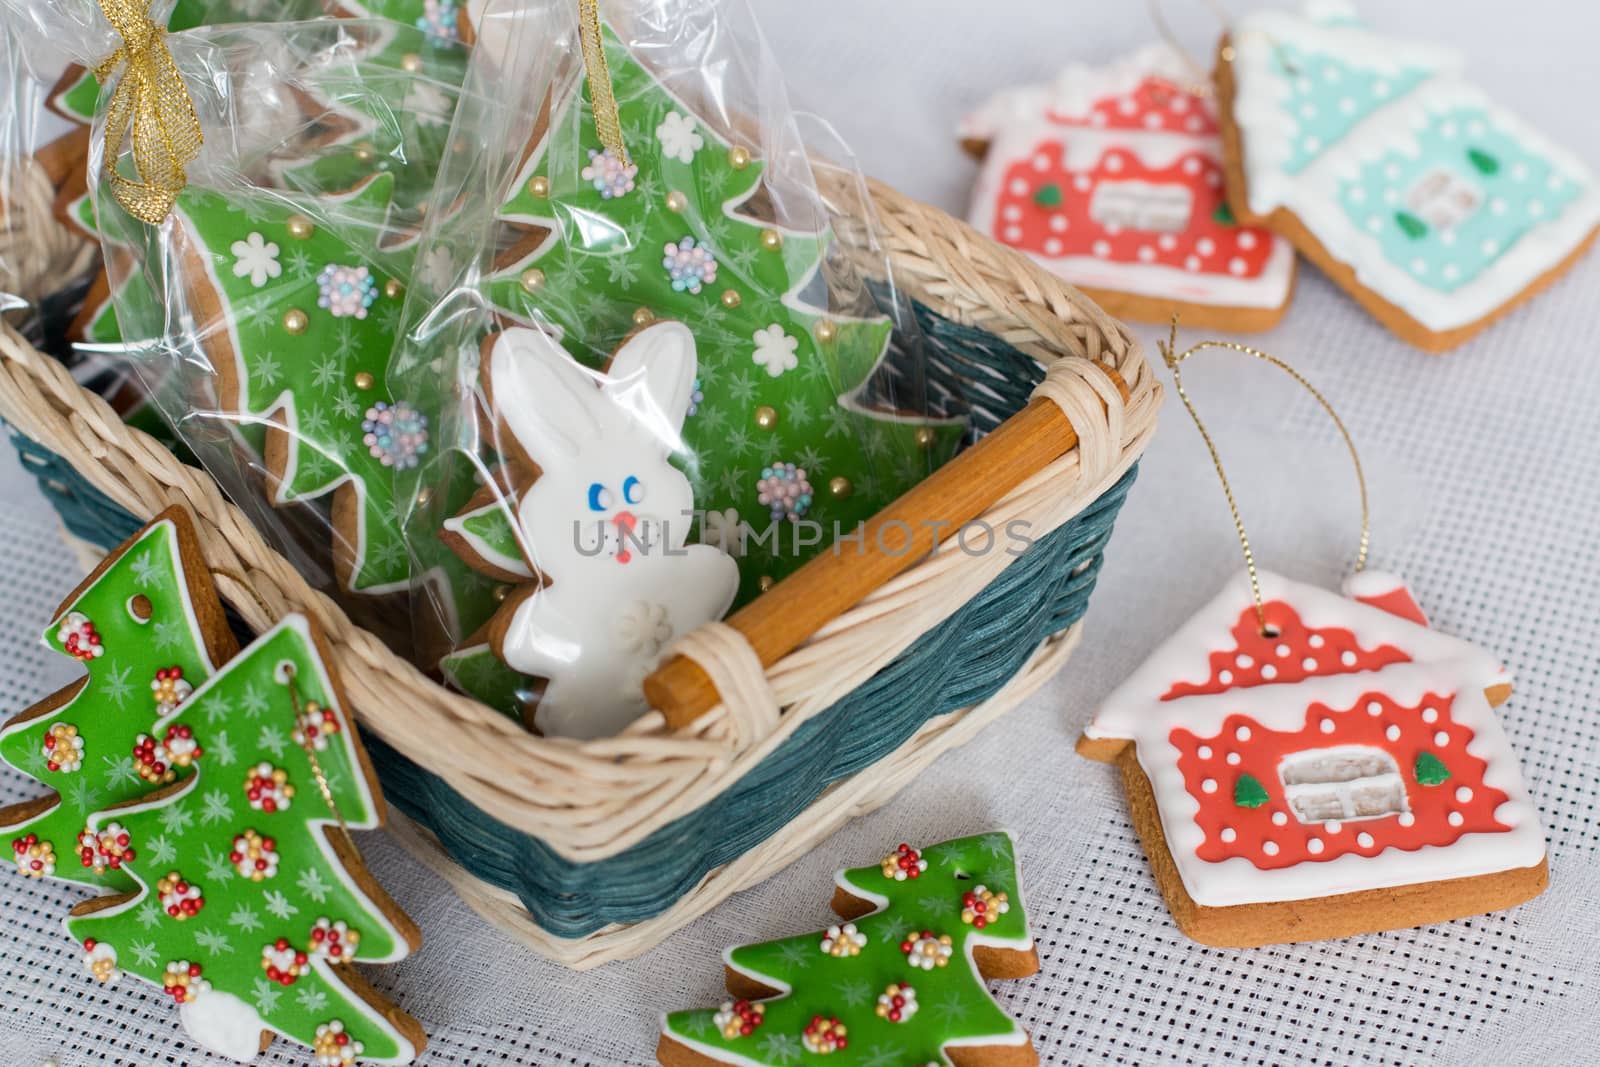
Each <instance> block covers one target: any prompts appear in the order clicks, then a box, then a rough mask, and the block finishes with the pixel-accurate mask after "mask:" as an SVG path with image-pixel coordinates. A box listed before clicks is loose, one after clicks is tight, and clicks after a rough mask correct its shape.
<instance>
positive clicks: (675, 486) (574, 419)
mask: <svg viewBox="0 0 1600 1067" xmlns="http://www.w3.org/2000/svg"><path fill="white" fill-rule="evenodd" d="M483 352H484V354H483V376H484V388H485V393H486V394H487V396H488V408H489V410H490V411H491V412H493V415H494V418H495V420H496V423H497V424H498V426H499V427H500V428H501V431H502V432H500V433H499V434H498V435H497V439H498V443H499V445H500V448H501V451H502V452H503V453H504V454H506V455H507V456H509V457H510V458H511V460H512V462H511V464H510V467H509V470H511V471H513V472H531V482H529V483H524V484H520V485H518V486H517V487H515V488H514V489H513V490H512V492H511V499H510V501H509V502H507V503H483V502H478V501H475V502H474V503H473V504H472V505H470V506H469V510H468V512H467V513H465V514H464V515H462V516H458V517H457V518H456V519H453V520H451V521H450V522H449V523H447V524H446V528H445V531H444V533H443V535H442V536H444V538H445V539H446V541H447V543H449V544H451V545H452V546H453V547H456V548H457V549H458V550H459V551H460V552H461V554H462V556H463V558H464V559H466V560H467V561H468V563H469V564H471V565H474V566H477V567H479V568H480V569H484V570H486V571H488V572H489V573H493V574H497V575H509V576H511V577H516V574H515V573H514V572H513V571H512V567H513V566H514V564H513V560H512V559H511V558H510V557H509V553H511V552H513V551H514V552H515V553H516V557H515V559H516V560H518V561H520V562H521V566H522V567H523V568H524V570H523V574H525V575H527V576H528V577H529V578H531V577H532V576H533V575H535V574H537V575H538V576H539V578H540V579H541V580H540V581H529V580H527V579H526V578H525V579H524V580H523V584H522V585H520V586H519V587H518V588H517V589H516V590H515V591H514V592H512V594H511V595H510V596H508V597H506V600H505V604H504V605H503V606H502V607H501V608H500V610H499V612H498V613H497V614H496V615H495V617H494V619H493V620H492V621H491V623H490V625H489V629H488V639H489V644H490V645H491V646H492V647H493V649H494V650H495V652H496V654H497V655H498V656H499V657H500V658H501V659H502V660H504V661H505V663H506V664H507V665H508V666H510V667H511V668H513V669H514V670H516V671H520V672H522V673H523V674H527V675H533V676H537V677H539V678H543V679H546V681H547V684H546V685H545V688H544V692H543V695H542V696H541V697H540V699H539V703H538V710H537V717H536V720H535V724H536V725H537V726H538V728H539V729H540V730H542V731H543V732H545V733H547V734H554V735H559V736H563V737H580V738H591V737H603V736H609V735H611V734H614V733H616V732H617V731H618V730H620V729H622V727H624V726H626V725H627V724H628V723H629V722H631V721H632V720H633V719H635V718H637V717H638V716H639V715H641V714H643V713H644V712H645V710H646V709H647V707H648V705H647V704H646V703H645V699H644V691H643V683H644V678H645V676H646V675H648V674H649V673H650V672H651V671H652V670H654V668H655V666H656V664H657V662H658V661H659V660H660V658H661V654H662V653H663V652H664V651H665V650H666V647H667V646H668V645H669V644H671V642H672V641H673V640H674V639H675V638H677V637H679V636H681V635H682V634H685V633H687V632H689V631H690V630H692V629H694V628H695V627H697V626H699V625H701V624H702V623H705V622H708V621H711V620H713V619H719V618H721V617H722V615H723V614H724V613H726V612H727V610H728V606H729V604H731V603H732V602H733V597H734V593H735V592H736V591H737V589H738V583H739V569H738V567H737V565H736V564H735V563H734V562H733V560H732V558H731V557H729V556H728V555H727V554H726V553H724V552H722V551H721V550H719V549H717V548H713V547H711V546H709V545H698V544H697V545H686V544H685V542H686V540H687V539H688V536H689V532H690V529H691V527H692V525H693V523H694V516H695V500H694V496H693V493H692V491H691V489H690V484H689V479H688V478H687V477H685V476H684V474H683V472H682V471H680V470H678V469H677V468H676V467H674V466H673V465H672V464H671V463H670V462H669V460H670V459H672V457H673V456H674V455H675V454H677V453H680V452H681V451H682V447H683V446H682V440H681V437H680V434H681V432H682V428H683V422H684V419H685V418H686V417H687V412H688V408H689V405H690V403H691V402H692V397H693V392H694V383H695V377H696V358H695V339H694V335H693V334H691V333H690V332H689V329H688V327H686V326H684V325H683V324H681V323H676V322H665V321H661V322H655V323H652V324H651V325H649V326H645V327H642V328H640V329H639V330H638V331H637V332H636V333H634V334H633V335H632V336H631V337H630V338H629V339H628V340H627V341H625V342H624V343H623V345H622V346H621V348H619V349H618V350H617V353H616V355H615V356H614V357H613V358H612V360H611V362H610V364H609V366H608V367H607V370H606V373H605V374H597V373H595V372H593V371H590V370H587V369H586V368H584V367H583V366H582V365H581V364H579V363H578V362H577V361H575V360H574V359H573V358H572V357H571V356H569V355H568V354H567V353H566V351H565V350H564V349H563V348H562V347H561V345H560V344H559V343H557V342H556V341H555V340H554V339H553V338H551V337H550V336H548V335H547V334H545V333H543V332H541V331H539V330H532V329H521V328H517V329H511V330H507V331H505V332H504V333H500V334H496V335H494V336H493V337H490V338H489V339H487V340H486V341H485V342H484V345H483ZM513 506H514V508H515V533H516V536H515V538H514V539H513V540H512V541H511V543H510V544H504V545H502V544H499V543H495V542H490V541H487V540H485V539H484V538H482V537H480V536H479V535H478V533H477V532H476V530H475V528H474V526H473V524H472V520H473V519H474V518H477V517H479V516H481V515H482V514H483V513H484V511H485V510H486V509H489V508H493V509H495V510H496V511H497V512H498V511H503V510H511V508H512V507H513Z"/></svg>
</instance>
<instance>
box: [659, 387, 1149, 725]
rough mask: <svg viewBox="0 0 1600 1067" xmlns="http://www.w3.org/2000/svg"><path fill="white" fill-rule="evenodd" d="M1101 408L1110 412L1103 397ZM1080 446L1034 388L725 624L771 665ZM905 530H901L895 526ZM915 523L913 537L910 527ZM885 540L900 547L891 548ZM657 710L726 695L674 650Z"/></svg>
mask: <svg viewBox="0 0 1600 1067" xmlns="http://www.w3.org/2000/svg"><path fill="white" fill-rule="evenodd" d="M1095 366H1096V367H1097V368H1098V369H1099V370H1101V371H1103V372H1104V373H1105V374H1106V375H1107V376H1108V377H1109V378H1110V379H1111V381H1112V382H1113V383H1114V384H1115V385H1116V387H1117V392H1118V393H1119V394H1120V395H1121V397H1122V400H1123V402H1124V403H1126V402H1127V400H1128V397H1129V391H1128V384H1127V382H1126V381H1124V380H1123V378H1122V376H1121V375H1119V374H1118V373H1117V372H1116V371H1114V370H1112V369H1111V368H1109V367H1107V366H1105V365H1103V364H1095ZM1101 408H1102V409H1104V408H1105V402H1104V400H1102V401H1101ZM1077 445H1078V432H1077V430H1075V429H1074V428H1073V426H1072V423H1071V422H1069V421H1068V419H1067V417H1066V415H1065V414H1064V413H1063V412H1062V408H1061V405H1060V404H1059V403H1057V402H1056V401H1054V400H1051V399H1049V398H1048V397H1047V396H1045V395H1042V394H1041V393H1038V392H1036V393H1035V395H1034V398H1033V399H1032V400H1030V401H1029V402H1028V405H1027V406H1026V407H1024V408H1023V409H1022V410H1021V411H1019V412H1017V413H1016V414H1015V415H1013V416H1011V417H1010V418H1009V419H1007V420H1006V421H1005V422H1004V423H1002V424H1001V425H1000V426H999V428H997V429H996V430H995V431H994V432H993V433H991V434H989V435H987V436H986V437H983V438H982V439H980V440H979V441H978V442H977V443H976V444H974V445H973V446H972V447H971V448H968V449H967V450H966V451H964V452H962V453H961V454H960V455H958V456H956V457H955V458H954V459H953V460H951V461H950V462H949V463H947V464H945V465H944V466H943V467H940V468H939V469H938V470H936V471H934V472H933V473H932V474H930V475H929V476H928V477H927V478H924V479H923V480H922V481H921V482H919V483H917V484H916V485H915V486H913V487H912V488H911V489H910V490H908V491H907V492H906V493H905V494H904V495H902V496H901V497H900V498H899V499H898V500H896V501H894V503H892V504H890V505H889V506H888V507H886V508H884V509H883V510H882V511H880V512H878V513H877V514H876V515H874V516H873V517H872V518H871V519H869V520H868V521H867V523H866V525H865V527H864V528H863V530H862V534H861V542H860V544H861V548H860V551H859V552H858V553H848V554H847V553H843V552H822V553H819V554H818V555H816V556H813V557H812V558H811V559H810V560H808V561H807V562H806V563H805V564H804V565H803V566H801V567H800V569H799V570H797V571H795V572H794V573H793V574H791V575H789V577H787V578H785V579H783V580H782V581H781V582H779V583H777V584H776V585H774V586H773V587H772V588H771V589H770V590H769V591H768V592H766V593H765V594H763V595H762V596H760V597H758V598H757V599H755V600H753V601H751V602H750V603H749V604H746V605H745V606H744V607H743V608H740V609H739V610H738V611H737V612H735V613H734V614H732V615H730V616H729V617H728V618H727V619H725V620H724V622H725V623H726V624H727V626H729V627H731V628H732V629H734V630H736V631H738V633H739V634H740V635H741V636H742V637H743V638H744V639H745V640H746V641H748V642H749V644H750V648H751V649H752V651H753V652H754V653H755V655H756V657H757V658H758V659H759V660H760V661H761V665H762V666H763V667H770V666H772V665H773V664H774V663H776V662H777V661H778V660H780V659H782V658H783V657H784V656H786V655H787V654H789V653H790V652H792V651H794V649H796V648H798V647H799V646H800V645H801V644H803V643H804V642H805V641H806V640H807V639H808V638H810V637H811V635H812V634H814V633H816V632H817V631H818V630H819V629H821V628H822V627H823V626H824V625H826V624H827V623H829V622H831V621H832V620H833V619H834V618H836V617H838V616H839V615H841V614H843V613H844V612H845V611H847V610H849V609H850V608H851V607H854V606H855V605H856V604H857V603H859V602H860V601H862V600H863V599H865V598H866V596H867V595H868V594H869V593H871V592H872V591H873V590H875V589H877V588H878V587H879V586H881V585H883V584H884V583H885V582H887V581H889V580H890V579H891V578H893V577H895V576H896V575H898V574H900V573H901V572H902V571H905V570H908V569H910V568H911V566H912V565H913V564H915V563H917V562H918V561H920V560H921V559H922V558H923V557H924V556H926V555H927V554H928V553H929V552H930V551H931V550H932V549H933V546H934V539H935V535H936V533H937V532H938V531H939V530H945V529H954V528H957V527H960V526H962V525H964V524H965V523H968V522H971V521H972V520H973V519H975V518H977V517H978V516H979V515H982V514H983V512H984V511H985V510H987V509H988V508H989V507H991V506H992V505H993V504H994V503H995V502H996V501H998V500H999V499H1000V498H1001V497H1003V496H1005V495H1006V494H1007V493H1009V492H1011V490H1013V489H1015V488H1016V487H1017V486H1019V485H1021V484H1022V483H1023V482H1024V481H1026V480H1027V479H1028V478H1030V477H1032V476H1033V475H1034V473H1036V472H1037V471H1038V470H1040V469H1041V468H1042V467H1044V466H1045V465H1046V464H1048V463H1051V462H1053V461H1054V460H1056V459H1058V458H1059V457H1061V456H1063V455H1065V454H1066V453H1068V452H1070V451H1072V449H1074V448H1076V447H1077ZM894 527H899V528H900V531H899V532H896V531H895V530H894V529H893V528H894ZM907 528H909V530H910V534H909V542H908V543H905V544H904V545H903V546H902V542H906V541H907V540H908V539H907V538H906V537H905V536H904V535H903V531H904V530H905V529H907ZM886 542H887V544H888V545H889V546H892V547H893V551H890V550H889V548H886V547H885V545H886ZM644 694H645V697H646V699H647V700H649V702H650V706H651V707H653V708H655V709H657V710H658V711H660V712H661V714H662V715H663V716H664V717H665V719H666V722H667V725H668V726H669V727H670V728H672V729H681V728H683V727H685V726H688V725H690V724H692V723H693V722H694V721H695V720H696V719H698V718H699V717H700V716H701V715H704V714H705V713H706V712H708V711H710V710H711V709H712V708H714V707H716V706H717V704H718V702H719V701H720V700H721V699H722V697H721V695H720V694H719V693H718V692H717V687H716V685H715V684H714V683H713V682H712V681H711V677H710V676H709V675H708V674H707V673H706V671H705V668H703V667H702V666H700V664H698V663H696V662H695V661H694V660H692V659H690V658H689V657H687V656H681V655H677V656H673V657H671V658H670V659H668V660H667V661H666V662H665V663H663V664H662V665H661V666H659V667H657V668H656V670H655V671H654V672H653V673H652V674H651V675H650V676H649V677H648V678H646V679H645V682H644Z"/></svg>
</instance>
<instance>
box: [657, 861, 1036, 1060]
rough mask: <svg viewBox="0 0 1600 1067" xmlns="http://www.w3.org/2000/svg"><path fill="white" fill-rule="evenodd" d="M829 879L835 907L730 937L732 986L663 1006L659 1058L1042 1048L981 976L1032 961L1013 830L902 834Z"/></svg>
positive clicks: (1025, 968) (988, 1056)
mask: <svg viewBox="0 0 1600 1067" xmlns="http://www.w3.org/2000/svg"><path fill="white" fill-rule="evenodd" d="M836 881H837V883H838V884H837V888H836V889H835V892H834V899H833V910H834V911H835V912H837V913H838V914H839V916H840V918H841V920H843V921H842V922H841V923H839V924H838V925H835V926H830V927H828V929H827V930H825V931H822V932H821V933H818V934H808V935H805V936H802V937H790V938H784V939H782V940H779V941H768V942H764V943H761V944H756V945H744V946H741V947H739V948H734V949H730V950H728V952H727V954H726V957H725V962H726V966H727V982H728V991H729V992H730V993H732V994H733V996H734V997H735V998H736V999H734V1000H731V1001H729V1002H727V1003H724V1004H723V1005H722V1006H721V1007H720V1008H718V1009H710V1010H704V1011H682V1012H673V1013H672V1014H670V1015H668V1016H666V1017H665V1018H664V1019H663V1021H662V1025H661V1041H660V1044H659V1046H658V1048H657V1051H656V1056H657V1058H658V1059H660V1061H661V1062H662V1063H663V1064H667V1065H668V1067H688V1065H692V1064H701V1063H705V1064H739V1065H741V1067H752V1065H760V1067H769V1065H770V1067H788V1065H794V1064H804V1063H811V1062H813V1061H814V1060H815V1059H816V1058H817V1057H821V1056H826V1057H827V1062H828V1063H829V1064H838V1065H840V1067H847V1065H856V1067H873V1065H880V1064H881V1065H891V1067H899V1065H910V1067H920V1065H922V1064H948V1063H952V1062H955V1063H959V1064H985V1063H989V1062H997V1063H1003V1064H1005V1065H1007V1067H1014V1065H1019V1064H1029V1063H1037V1062H1038V1058H1037V1056H1036V1055H1035V1054H1034V1052H1033V1048H1032V1045H1031V1044H1030V1042H1029V1039H1028V1035H1027V1033H1026V1031H1024V1030H1023V1029H1022V1027H1021V1026H1019V1025H1018V1024H1017V1023H1016V1021H1015V1020H1013V1019H1012V1018H1011V1017H1010V1016H1009V1015H1007V1014H1006V1013H1005V1012H1004V1011H1002V1010H1001V1008H1000V1006H999V1005H998V1004H996V1003H995V1001H994V998H993V997H992V996H990V994H989V991H988V990H987V989H986V988H985V986H984V984H983V982H984V979H993V978H1022V977H1026V976H1027V975H1030V974H1033V973H1034V972H1035V971H1037V970H1038V969H1039V959H1038V955H1037V954H1036V953H1035V951H1034V945H1033V938H1032V937H1031V936H1030V935H1029V933H1028V921H1027V916H1026V915H1025V914H1024V911H1023V907H1022V894H1021V882H1020V874H1019V871H1018V868H1017V858H1016V853H1015V848H1014V844H1013V841H1012V838H1011V835H1010V834H1009V833H1006V832H1004V831H996V832H992V833H986V834H979V835H977V836H975V837H966V838H960V839H958V840H955V841H947V842H945V843H944V844H942V845H934V846H932V847H930V848H926V849H922V850H921V851H918V850H917V849H914V848H911V847H910V846H909V845H901V846H900V847H899V848H897V849H896V850H895V851H893V852H891V853H889V855H887V856H885V857H884V858H883V860H882V862H881V863H879V864H877V865H876V866H872V867H861V868H858V869H856V870H851V871H842V872H840V874H839V875H838V876H837V879H836Z"/></svg>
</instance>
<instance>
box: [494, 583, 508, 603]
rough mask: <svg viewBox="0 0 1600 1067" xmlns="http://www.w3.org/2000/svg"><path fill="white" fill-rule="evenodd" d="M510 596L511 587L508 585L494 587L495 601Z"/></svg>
mask: <svg viewBox="0 0 1600 1067" xmlns="http://www.w3.org/2000/svg"><path fill="white" fill-rule="evenodd" d="M510 595H511V587H510V586H509V585H497V586H495V587H494V598H495V599H496V600H504V599H505V598H506V597H508V596H510Z"/></svg>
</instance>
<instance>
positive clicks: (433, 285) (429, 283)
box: [417, 248, 455, 293]
mask: <svg viewBox="0 0 1600 1067" xmlns="http://www.w3.org/2000/svg"><path fill="white" fill-rule="evenodd" d="M454 270H455V268H454V267H453V266H452V265H451V263H450V253H449V252H447V251H445V250H444V249H443V248H430V249H428V250H427V251H426V252H424V253H422V259H421V261H419V262H418V263H417V280H418V281H420V282H422V284H423V285H424V286H426V287H427V288H428V290H429V291H430V292H435V293H439V292H443V291H444V289H445V287H446V286H448V285H449V284H450V275H451V273H452V272H453V271H454Z"/></svg>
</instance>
